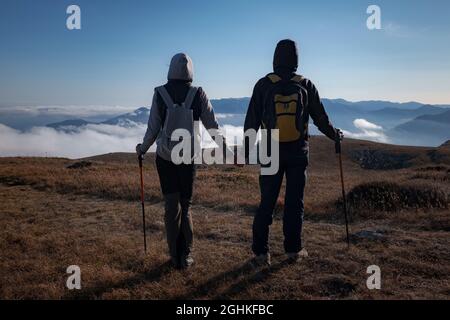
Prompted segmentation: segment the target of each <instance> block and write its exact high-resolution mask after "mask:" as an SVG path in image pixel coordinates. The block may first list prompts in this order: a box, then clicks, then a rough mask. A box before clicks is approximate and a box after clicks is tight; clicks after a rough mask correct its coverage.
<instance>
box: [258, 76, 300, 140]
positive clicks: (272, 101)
mask: <svg viewBox="0 0 450 320" xmlns="http://www.w3.org/2000/svg"><path fill="white" fill-rule="evenodd" d="M267 78H268V80H269V82H270V89H269V90H268V91H267V95H266V96H265V99H264V111H263V117H262V122H263V127H264V128H265V129H278V130H279V142H293V141H297V140H300V139H301V138H305V137H303V134H304V132H305V131H306V130H305V128H303V127H304V126H305V125H304V123H303V121H302V118H303V115H304V113H305V107H306V97H307V94H306V90H305V89H304V88H303V87H302V85H301V82H302V80H303V79H304V78H303V77H302V76H299V75H295V76H293V77H292V78H291V79H282V78H281V77H279V76H278V75H276V74H275V73H270V74H268V75H267ZM306 125H307V124H306Z"/></svg>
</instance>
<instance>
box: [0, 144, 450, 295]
mask: <svg viewBox="0 0 450 320" xmlns="http://www.w3.org/2000/svg"><path fill="white" fill-rule="evenodd" d="M153 158H154V157H153V156H152V155H150V156H148V157H147V158H146V159H145V164H144V165H145V184H146V201H147V202H146V203H147V222H148V225H147V228H148V230H147V234H148V243H149V253H148V254H147V255H146V256H144V254H143V252H142V251H143V249H142V230H141V228H142V225H141V213H140V204H139V202H138V199H139V180H138V179H139V176H138V174H139V171H138V167H137V163H136V157H135V155H132V154H110V155H103V156H97V157H93V158H89V159H83V160H82V161H83V162H81V160H80V161H73V160H68V159H54V158H2V159H0V200H1V203H2V206H1V212H0V214H1V219H0V228H1V229H2V232H1V234H0V238H1V241H0V283H1V284H2V285H1V286H0V298H6V299H10V298H56V299H59V298H64V299H73V298H96V299H98V298H100V299H110V298H138V299H140V298H148V299H173V298H187V299H192V298H200V299H207V298H240V299H247V298H256V299H257V298H261V299H303V298H306V299H317V298H318V299H322V298H350V299H358V298H390V299H392V298H442V299H448V298H449V295H450V291H449V288H450V280H449V279H448V275H449V274H450V267H449V266H450V263H449V262H450V252H449V250H448V248H449V247H450V237H449V232H450V212H449V209H448V204H449V196H450V184H449V183H448V182H449V178H450V148H448V146H442V147H440V148H414V147H399V146H390V145H382V144H377V143H371V142H365V141H357V140H346V142H345V145H344V167H345V168H344V169H345V170H344V171H345V175H346V183H347V192H348V196H349V206H350V211H351V225H350V231H351V234H352V237H351V240H352V246H351V248H350V250H347V248H346V245H345V237H344V235H345V234H344V231H345V228H344V225H343V224H342V221H343V216H342V211H341V199H340V197H341V190H340V181H339V172H338V166H337V158H336V155H334V147H333V144H332V143H331V142H329V141H327V140H325V139H324V138H320V137H314V138H313V139H312V141H311V157H310V159H311V161H310V162H311V166H310V168H309V172H308V174H309V175H308V185H307V190H306V199H305V200H306V201H305V206H306V222H305V229H304V242H305V244H306V247H307V249H308V251H309V253H310V257H309V258H307V259H306V260H304V261H302V262H301V263H299V264H298V265H289V264H287V263H286V261H285V259H284V255H283V251H282V241H283V239H282V229H281V220H280V218H281V215H282V207H283V195H280V198H279V201H278V206H277V209H276V219H275V221H274V224H273V227H272V232H271V244H272V252H273V255H274V259H273V260H274V263H273V266H272V267H271V268H263V269H258V270H254V269H251V268H250V267H249V265H248V260H249V259H250V258H251V257H252V255H251V250H250V245H251V223H252V215H253V213H254V211H255V209H256V208H257V205H258V201H259V192H258V176H257V174H258V168H257V167H256V166H246V167H244V168H236V167H234V166H210V167H206V166H199V168H198V174H197V181H196V185H195V196H194V204H195V205H194V208H193V217H194V228H195V236H196V239H195V241H196V242H195V252H194V254H195V258H196V264H195V266H194V267H193V269H191V270H189V271H177V270H172V269H171V268H170V267H169V265H168V263H167V261H168V256H167V254H166V251H167V250H166V243H165V240H164V237H165V235H164V224H163V206H162V202H161V201H162V197H161V194H160V190H159V181H158V177H157V173H156V170H155V166H154V161H153V160H154V159H153ZM74 164H75V165H74ZM72 264H76V265H79V266H80V268H81V271H82V290H80V291H75V292H74V291H69V290H67V289H66V287H65V281H66V277H67V275H66V273H65V270H66V268H67V266H69V265H72ZM372 264H376V265H379V266H380V268H381V271H382V281H383V282H382V290H379V291H370V290H368V289H367V288H366V285H365V282H366V279H367V275H366V268H367V267H368V266H369V265H372Z"/></svg>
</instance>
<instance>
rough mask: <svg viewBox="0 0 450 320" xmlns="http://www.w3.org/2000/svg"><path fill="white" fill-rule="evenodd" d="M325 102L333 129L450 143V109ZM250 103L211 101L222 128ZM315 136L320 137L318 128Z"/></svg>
mask: <svg viewBox="0 0 450 320" xmlns="http://www.w3.org/2000/svg"><path fill="white" fill-rule="evenodd" d="M322 101H323V104H324V106H325V109H326V111H327V113H328V115H329V117H330V119H331V121H332V123H333V125H334V126H336V127H338V128H341V129H344V130H346V131H348V132H354V130H355V120H356V119H364V120H366V121H368V122H370V123H373V124H375V125H377V126H380V127H381V130H382V131H383V132H384V134H385V135H386V136H387V137H388V139H389V141H390V142H392V143H398V144H411V145H434V146H437V145H439V144H441V143H442V142H443V141H446V140H448V139H450V106H448V108H446V106H439V107H437V106H433V105H422V104H420V103H417V102H408V103H393V102H383V101H366V102H364V101H361V102H349V101H346V100H344V99H322ZM249 102H250V98H248V97H244V98H229V99H216V100H211V103H212V105H213V107H214V111H215V113H216V115H217V117H218V119H219V122H220V124H221V125H231V126H238V127H241V126H243V125H244V118H245V113H246V112H247V108H248V104H249ZM149 115H150V109H149V108H147V107H140V108H138V109H136V110H135V111H133V112H130V113H125V114H122V115H118V116H115V117H113V118H111V119H107V120H105V121H102V122H90V121H86V120H83V119H68V120H65V121H62V122H56V123H50V124H48V125H47V126H48V127H51V128H54V129H56V130H60V131H65V132H73V131H75V130H78V129H79V128H81V127H85V126H89V125H95V124H97V125H98V124H102V125H118V126H121V127H127V128H128V127H134V126H136V125H145V124H146V123H147V122H148V118H149ZM311 133H312V134H317V133H318V131H317V129H316V128H315V127H314V126H313V127H312V129H311Z"/></svg>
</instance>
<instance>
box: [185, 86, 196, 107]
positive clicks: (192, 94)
mask: <svg viewBox="0 0 450 320" xmlns="http://www.w3.org/2000/svg"><path fill="white" fill-rule="evenodd" d="M197 91H198V88H196V87H190V88H189V91H188V93H187V95H186V100H184V107H185V108H186V109H190V108H191V106H192V103H193V102H194V98H195V95H196V94H197Z"/></svg>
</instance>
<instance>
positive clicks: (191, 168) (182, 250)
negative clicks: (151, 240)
mask: <svg viewBox="0 0 450 320" xmlns="http://www.w3.org/2000/svg"><path fill="white" fill-rule="evenodd" d="M156 168H157V170H158V175H159V181H160V184H161V189H162V193H163V195H164V202H165V206H164V207H165V214H164V222H165V226H166V235H167V244H168V247H169V253H170V257H171V259H172V261H173V263H174V264H176V265H180V264H182V263H183V260H185V259H187V258H188V257H189V255H190V254H191V251H192V246H193V224H192V216H191V212H190V210H189V209H190V206H191V200H192V191H193V185H194V178H195V165H193V164H191V165H186V164H180V165H176V164H174V163H172V162H171V161H167V160H164V159H162V158H161V157H159V156H157V157H156Z"/></svg>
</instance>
